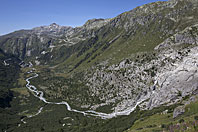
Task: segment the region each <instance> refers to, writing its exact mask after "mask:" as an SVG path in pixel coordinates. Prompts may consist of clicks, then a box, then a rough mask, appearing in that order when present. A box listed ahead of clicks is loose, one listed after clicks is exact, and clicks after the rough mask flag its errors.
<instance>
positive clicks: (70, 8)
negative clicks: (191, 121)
mask: <svg viewBox="0 0 198 132" xmlns="http://www.w3.org/2000/svg"><path fill="white" fill-rule="evenodd" d="M155 1H158V0H95V1H94V0H0V35H4V34H7V33H10V32H13V31H15V30H20V29H31V28H33V27H38V26H43V25H49V24H51V23H57V24H59V25H64V26H72V27H76V26H81V25H83V24H84V23H85V22H86V21H87V20H89V19H93V18H113V17H115V16H117V15H119V14H121V13H123V12H125V11H129V10H132V9H133V8H135V7H137V6H141V5H143V4H147V3H151V2H155Z"/></svg>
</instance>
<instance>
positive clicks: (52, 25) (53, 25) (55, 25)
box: [49, 23, 60, 27]
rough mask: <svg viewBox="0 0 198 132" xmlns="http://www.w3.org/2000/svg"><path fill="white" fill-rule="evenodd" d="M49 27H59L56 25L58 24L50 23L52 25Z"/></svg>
mask: <svg viewBox="0 0 198 132" xmlns="http://www.w3.org/2000/svg"><path fill="white" fill-rule="evenodd" d="M49 26H51V27H57V26H60V25H58V24H56V23H52V24H50V25H49Z"/></svg>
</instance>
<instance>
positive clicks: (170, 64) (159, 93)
mask: <svg viewBox="0 0 198 132" xmlns="http://www.w3.org/2000/svg"><path fill="white" fill-rule="evenodd" d="M191 28H194V30H195V29H197V26H192V27H189V28H188V29H191ZM185 32H186V29H185V30H184V31H182V32H181V35H182V33H184V34H185ZM175 36H176V35H175ZM184 36H185V35H184ZM188 36H189V37H191V38H194V37H196V36H193V34H189V35H188ZM186 38H187V40H188V37H186V36H185V37H182V39H183V40H184V41H185V39H186ZM178 41H180V40H178ZM180 42H181V44H179V45H180V46H181V45H182V42H183V41H182V40H181V41H180ZM178 43H179V42H178ZM188 45H191V46H189V47H188V48H185V47H184V48H181V47H182V46H181V47H180V48H177V47H175V48H174V47H173V46H175V43H173V44H172V45H170V46H169V48H165V50H164V49H163V50H160V52H159V53H157V54H156V55H153V56H152V55H150V57H149V56H148V55H145V56H147V57H146V59H144V58H141V57H138V60H139V61H134V60H130V59H125V60H123V61H121V62H120V63H119V64H114V65H111V66H108V67H107V66H106V65H107V64H108V62H105V63H101V64H100V65H99V66H98V67H94V68H93V69H95V70H92V71H95V72H92V73H91V74H90V73H87V74H86V75H87V76H86V78H85V81H86V82H87V86H88V87H90V90H91V91H92V96H97V97H99V99H100V100H102V101H104V102H105V103H103V104H98V105H96V106H93V108H95V109H96V108H97V107H99V106H101V105H108V104H110V103H115V102H119V103H117V105H116V106H115V107H114V110H115V111H123V110H126V109H127V108H133V107H135V106H136V105H137V103H138V104H139V106H140V107H141V108H142V109H153V108H154V107H159V106H160V105H164V104H166V105H172V104H175V103H177V102H179V101H180V100H182V98H183V97H185V96H188V95H192V94H194V93H196V91H197V90H198V81H197V80H198V54H197V51H198V46H197V45H196V44H195V43H192V44H190V42H189V44H188ZM171 46H172V47H171ZM176 113H179V111H178V112H177V111H176ZM176 115H177V114H176Z"/></svg>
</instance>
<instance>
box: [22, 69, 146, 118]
mask: <svg viewBox="0 0 198 132" xmlns="http://www.w3.org/2000/svg"><path fill="white" fill-rule="evenodd" d="M33 70H35V69H33ZM33 70H31V71H29V72H28V73H29V74H33V76H31V77H28V78H27V79H26V82H27V84H26V87H27V88H28V89H29V90H30V91H32V92H33V95H34V96H35V97H37V98H39V99H40V100H42V101H43V102H44V103H46V104H56V105H65V106H66V108H67V110H68V111H72V112H77V113H81V114H83V115H85V116H95V117H100V118H102V119H110V118H113V117H116V116H118V115H129V114H130V113H131V112H133V111H134V110H135V108H136V107H137V106H138V105H139V104H140V103H142V102H143V101H144V100H145V99H142V100H141V101H138V102H137V103H136V105H135V106H133V107H129V108H127V109H126V110H124V111H120V112H113V113H110V114H107V113H102V112H96V111H93V110H87V111H80V110H76V109H72V108H71V106H70V105H69V104H68V103H67V102H65V101H62V102H49V101H47V100H46V98H44V93H43V92H42V91H39V90H38V89H37V88H36V87H35V86H33V85H31V84H30V80H31V79H33V78H36V77H38V76H39V75H38V74H37V73H34V72H33ZM41 110H42V109H40V110H39V112H38V113H37V114H39V113H40V112H41ZM29 118H30V117H29Z"/></svg>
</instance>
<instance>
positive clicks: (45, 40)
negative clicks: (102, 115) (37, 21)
mask: <svg viewBox="0 0 198 132" xmlns="http://www.w3.org/2000/svg"><path fill="white" fill-rule="evenodd" d="M197 14H198V1H197V0H169V1H166V2H155V3H151V4H147V5H143V6H140V7H137V8H135V9H133V10H131V11H128V12H125V13H123V14H120V15H119V16H117V17H115V18H112V19H92V20H88V21H87V22H86V23H85V24H84V25H83V26H81V27H76V28H72V27H66V26H59V25H57V24H55V23H54V24H51V25H49V26H42V27H38V28H34V29H32V30H22V31H16V32H14V33H11V34H8V35H5V36H1V37H0V46H1V49H2V50H4V51H5V52H6V53H12V54H14V55H16V56H18V57H19V58H20V59H23V60H24V61H31V62H32V63H33V64H35V65H40V66H44V67H45V70H44V71H40V74H41V75H40V76H39V77H40V78H38V80H36V81H35V84H36V85H38V86H39V87H40V88H41V89H42V90H44V91H45V93H46V97H48V98H50V99H53V98H58V99H60V98H61V99H64V100H66V101H68V102H69V103H72V104H73V105H75V106H76V107H78V108H80V107H81V108H83V109H84V108H85V109H93V110H100V108H103V109H104V107H105V108H106V109H105V111H115V112H120V111H123V110H129V109H132V108H134V107H135V106H137V104H139V107H140V109H141V110H151V109H153V108H156V107H160V106H162V105H165V106H170V105H172V104H176V103H178V102H180V101H182V100H183V99H184V98H186V97H188V96H192V95H196V94H197V91H198V81H197V80H198V72H197V70H198V61H197V60H198V54H197V51H198V46H197V44H198V16H197ZM49 71H50V72H49ZM37 83H39V84H37ZM107 109H108V110H107Z"/></svg>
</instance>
